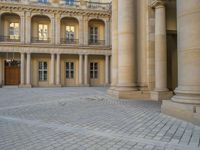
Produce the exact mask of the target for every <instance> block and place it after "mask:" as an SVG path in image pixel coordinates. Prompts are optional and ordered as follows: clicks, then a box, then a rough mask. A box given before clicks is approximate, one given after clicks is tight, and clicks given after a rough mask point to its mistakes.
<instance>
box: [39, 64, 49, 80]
mask: <svg viewBox="0 0 200 150" xmlns="http://www.w3.org/2000/svg"><path fill="white" fill-rule="evenodd" d="M38 80H39V81H47V80H48V63H47V61H39V62H38Z"/></svg>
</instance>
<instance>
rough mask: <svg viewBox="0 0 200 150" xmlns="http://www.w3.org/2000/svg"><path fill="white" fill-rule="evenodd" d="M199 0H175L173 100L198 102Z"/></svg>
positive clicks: (199, 71)
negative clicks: (175, 64) (176, 82)
mask: <svg viewBox="0 0 200 150" xmlns="http://www.w3.org/2000/svg"><path fill="white" fill-rule="evenodd" d="M198 4H199V0H191V1H188V0H177V17H178V28H177V30H178V87H177V88H176V90H175V93H176V95H175V96H174V97H173V98H172V100H173V101H176V102H180V103H189V104H200V42H199V40H200V5H198Z"/></svg>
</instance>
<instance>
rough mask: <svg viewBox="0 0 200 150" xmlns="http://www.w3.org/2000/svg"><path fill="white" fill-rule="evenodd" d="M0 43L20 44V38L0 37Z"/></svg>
mask: <svg viewBox="0 0 200 150" xmlns="http://www.w3.org/2000/svg"><path fill="white" fill-rule="evenodd" d="M0 42H20V36H17V37H11V36H0Z"/></svg>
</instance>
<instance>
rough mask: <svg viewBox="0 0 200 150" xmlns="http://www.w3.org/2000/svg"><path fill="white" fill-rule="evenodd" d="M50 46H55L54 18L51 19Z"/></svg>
mask: <svg viewBox="0 0 200 150" xmlns="http://www.w3.org/2000/svg"><path fill="white" fill-rule="evenodd" d="M49 38H50V40H51V44H55V16H52V17H51V37H49Z"/></svg>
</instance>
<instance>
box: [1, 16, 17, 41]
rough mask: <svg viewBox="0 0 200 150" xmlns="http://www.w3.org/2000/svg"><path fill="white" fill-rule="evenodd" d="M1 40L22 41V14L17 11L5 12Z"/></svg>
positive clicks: (2, 17) (2, 18) (2, 20)
mask: <svg viewBox="0 0 200 150" xmlns="http://www.w3.org/2000/svg"><path fill="white" fill-rule="evenodd" d="M0 22H1V24H0V41H1V42H19V41H20V16H19V15H17V14H15V13H4V14H2V15H1V21H0Z"/></svg>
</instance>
